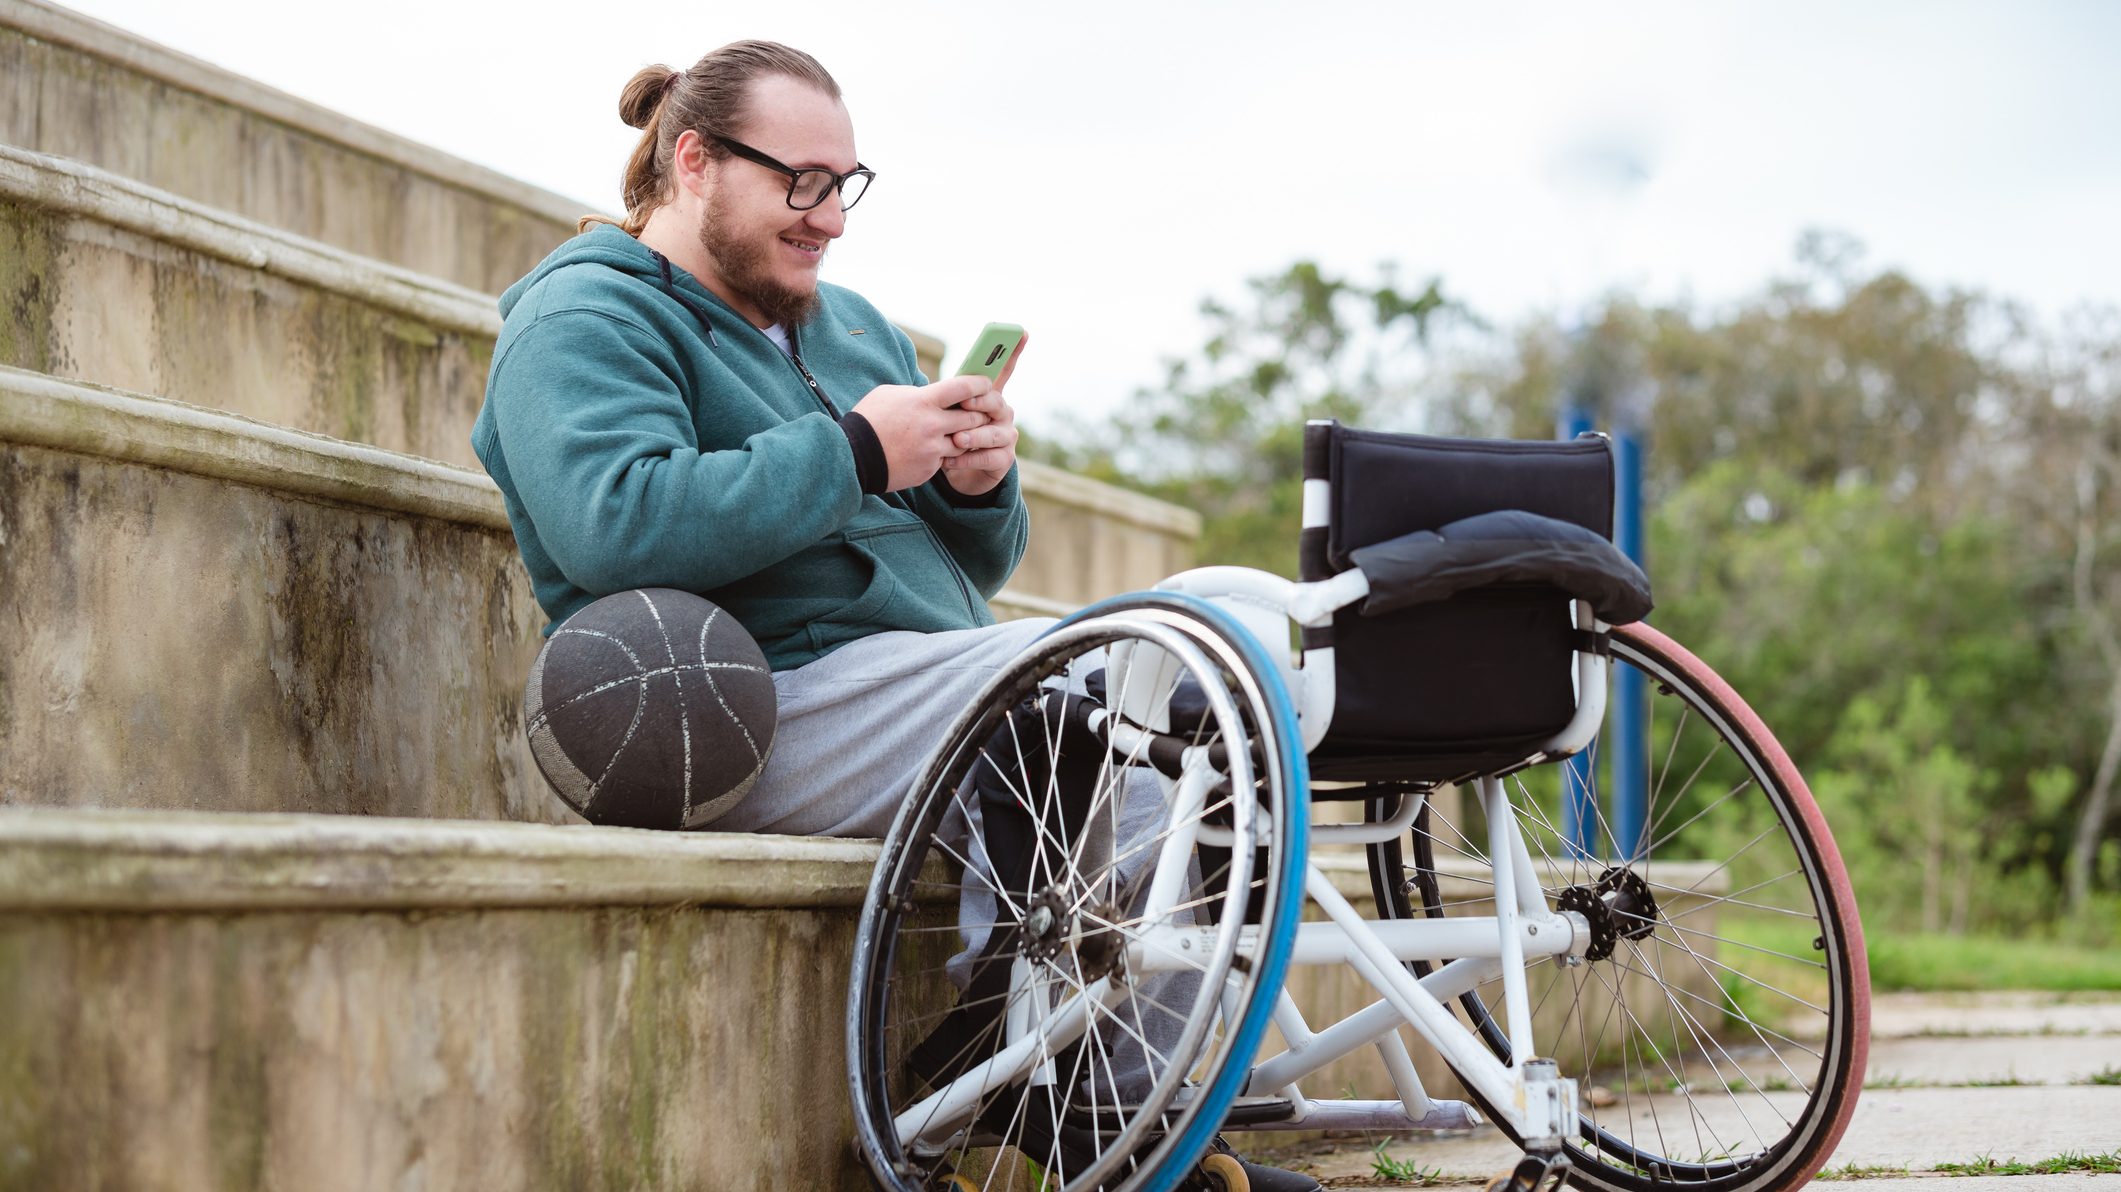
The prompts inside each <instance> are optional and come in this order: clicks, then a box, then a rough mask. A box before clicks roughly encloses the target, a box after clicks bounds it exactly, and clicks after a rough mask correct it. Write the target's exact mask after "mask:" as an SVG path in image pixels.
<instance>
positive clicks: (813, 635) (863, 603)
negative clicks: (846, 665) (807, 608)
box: [809, 522, 935, 650]
mask: <svg viewBox="0 0 2121 1192" xmlns="http://www.w3.org/2000/svg"><path fill="white" fill-rule="evenodd" d="M845 544H846V549H847V550H848V551H850V552H852V553H853V554H854V556H855V557H856V558H858V559H860V560H861V561H862V563H863V565H864V566H866V567H867V568H868V569H869V582H868V583H867V585H865V586H864V587H863V589H862V594H861V595H859V596H857V597H855V598H854V599H853V600H851V601H849V602H848V603H846V604H844V605H841V606H840V607H839V608H837V609H834V610H833V611H832V612H830V613H828V614H826V615H825V616H823V617H820V618H818V619H817V620H814V621H812V622H811V623H810V629H809V633H810V644H811V647H812V648H813V649H817V650H829V649H831V648H832V647H834V646H838V645H841V644H843V643H846V642H849V641H853V640H854V639H855V638H858V637H867V636H869V635H870V634H872V633H875V632H877V631H879V630H883V629H890V628H893V627H894V626H892V625H891V624H890V622H889V620H888V619H887V616H886V614H888V613H889V612H890V610H891V606H892V605H893V604H894V603H896V602H897V600H898V599H899V596H900V594H901V593H902V592H903V591H904V590H905V579H904V577H905V576H906V575H907V574H909V570H910V569H914V568H932V567H934V566H935V558H934V554H935V552H934V548H933V547H931V546H929V545H928V535H927V533H926V531H925V530H924V528H923V527H922V526H921V524H920V523H919V522H897V523H893V524H890V525H882V526H868V527H865V528H863V529H859V530H849V531H847V532H846V535H845Z"/></svg>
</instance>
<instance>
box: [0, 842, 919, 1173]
mask: <svg viewBox="0 0 2121 1192" xmlns="http://www.w3.org/2000/svg"><path fill="white" fill-rule="evenodd" d="M108 818H109V820H110V822H101V821H99V818H98V817H97V816H95V815H93V814H84V813H36V812H20V811H13V812H0V1187H6V1188H36V1189H40V1190H46V1192H68V1190H73V1189H83V1190H86V1189H112V1188H123V1189H138V1190H141V1192H151V1190H160V1189H169V1190H171V1192H177V1190H182V1192H203V1190H216V1192H220V1190H226V1192H237V1190H251V1189H257V1190H265V1189H303V1190H305V1192H310V1190H315V1192H327V1190H334V1189H364V1190H365V1189H407V1190H412V1189H446V1188H494V1189H503V1188H505V1189H511V1190H533V1189H550V1190H552V1192H582V1190H589V1189H609V1190H611V1192H640V1190H651V1189H700V1190H703V1192H741V1190H744V1189H790V1188H803V1189H836V1188H845V1189H849V1190H853V1189H859V1188H864V1187H866V1186H867V1184H866V1181H865V1180H863V1179H862V1178H861V1177H860V1174H859V1172H858V1171H857V1170H856V1169H855V1168H854V1166H853V1163H852V1161H851V1158H850V1153H849V1151H848V1148H847V1139H848V1138H849V1136H850V1133H851V1131H850V1125H849V1120H850V1111H849V1108H848V1104H847V1095H846V1091H845V1090H846V1082H845V1067H844V1059H843V1056H842V1051H841V1046H840V1040H841V1036H842V1026H841V1024H842V1022H843V1018H844V1004H845V997H846V979H847V966H848V957H849V955H850V949H851V946H852V935H853V920H854V913H855V910H854V908H855V906H856V905H858V903H859V900H860V891H861V889H862V888H863V884H864V883H865V882H866V880H867V878H868V874H869V870H870V868H871V866H872V865H873V864H874V859H875V849H874V847H873V846H867V845H859V844H854V843H851V842H841V841H789V840H783V839H780V838H770V837H765V838H762V837H732V836H723V837H701V836H677V835H673V834H668V833H629V832H625V831H624V830H614V829H591V828H546V829H540V828H534V827H530V826H526V825H490V826H486V827H484V828H474V827H473V826H470V825H447V824H435V823H432V822H418V823H406V822H402V821H368V820H363V821H347V820H344V819H339V818H331V817H298V816H265V817H242V816H219V817H203V816H202V817H184V816H177V817H161V822H160V823H159V824H157V823H152V822H149V817H144V816H135V817H108ZM158 833H163V834H166V835H158ZM186 835H189V836H196V837H199V839H197V840H193V841H190V842H188V844H189V847H188V848H176V847H171V840H170V837H174V836H186ZM208 837H211V838H213V839H211V840H209V839H208ZM583 838H587V839H586V840H584V839H583ZM216 843H217V844H218V847H216ZM585 846H586V847H585ZM555 849H557V850H559V851H564V852H570V853H572V854H573V855H572V856H571V857H569V858H567V864H566V865H565V867H564V868H562V867H559V866H556V865H554V864H552V863H551V862H553V861H554V860H555V858H553V857H552V856H550V855H548V854H551V853H552V852H554V851H555ZM403 850H410V851H412V852H414V853H416V854H418V856H416V857H415V858H413V861H414V862H416V863H414V864H412V865H411V866H410V868H409V869H408V867H407V862H406V860H405V858H403V857H401V855H400V853H401V851H403ZM267 853H271V854H272V855H274V856H281V857H283V858H284V859H287V860H294V859H298V858H299V857H302V856H308V857H311V858H314V859H315V860H316V862H317V868H316V872H315V873H314V874H313V875H312V879H311V880H310V881H309V882H307V883H306V884H304V885H301V886H296V887H290V886H287V885H284V884H279V883H276V882H272V881H270V880H269V879H268V880H266V881H262V882H261V881H254V880H253V873H254V872H256V873H263V874H268V875H270V874H272V873H275V872H277V870H276V869H275V867H274V866H273V865H271V864H269V863H265V864H258V865H255V866H252V865H249V864H248V863H249V862H257V861H261V860H265V859H266V858H265V854H267ZM451 855H455V856H456V857H458V858H460V859H461V860H462V861H463V862H464V866H463V868H464V870H465V872H466V873H468V874H469V875H470V880H466V881H461V882H451V881H450V880H449V877H450V873H451V870H450V867H449V865H448V864H447V861H448V858H449V857H450V856H451ZM143 864H145V865H146V867H147V868H149V869H151V870H152V872H153V874H154V876H155V881H154V882H153V884H152V885H151V886H150V887H148V888H141V887H140V886H138V885H137V884H136V883H138V882H139V881H140V878H141V873H142V870H143ZM644 865H645V866H647V867H649V868H651V869H657V870H660V871H662V872H664V873H667V874H669V875H671V877H672V878H676V877H677V875H679V874H680V873H682V872H683V871H684V870H685V869H688V868H689V869H690V871H691V872H693V873H695V874H698V875H700V880H698V881H695V882H693V883H691V885H690V887H689V888H688V887H687V885H686V884H685V883H683V882H682V881H677V880H672V881H669V882H666V883H664V884H663V885H661V886H659V887H656V888H652V889H643V888H641V884H640V883H639V881H638V880H637V873H638V870H639V869H640V868H641V867H642V866H644ZM511 866H513V867H516V868H519V869H520V870H521V871H522V874H521V880H518V881H516V882H514V883H504V884H503V885H502V887H500V889H501V891H502V896H500V897H494V896H493V895H494V893H495V891H494V890H492V889H489V888H487V887H484V886H481V885H480V884H479V878H480V877H481V875H483V876H484V877H486V878H489V879H490V878H493V877H495V876H496V875H498V874H500V873H501V872H503V871H504V870H507V869H509V868H510V867H511ZM401 870H404V871H405V872H403V873H401ZM560 873H564V874H565V875H566V879H567V880H565V881H563V882H559V883H557V884H549V885H547V886H546V887H545V890H544V893H543V894H542V896H539V897H530V898H525V897H524V896H525V895H532V894H535V892H536V887H537V886H538V883H539V882H541V881H549V879H551V878H552V877H553V876H554V875H555V874H560ZM732 873H741V874H743V875H744V876H745V878H747V879H748V880H746V881H744V882H743V883H741V887H740V888H739V885H738V883H735V882H731V881H730V880H728V879H729V876H730V875H731V874H732ZM250 886H256V887H257V889H256V890H255V895H256V900H257V901H258V902H259V903H261V904H262V905H261V909H252V910H242V909H219V910H194V909H189V906H190V904H191V903H193V902H195V901H198V900H199V899H200V898H201V897H202V896H203V897H205V898H206V899H207V901H208V904H209V905H220V904H221V903H222V902H225V901H227V900H229V899H230V898H231V897H234V898H237V899H240V898H241V897H242V895H243V894H244V892H245V890H246V888H247V887H250ZM820 886H822V887H823V888H824V894H823V896H820V889H819V887H820ZM407 891H414V892H416V893H417V894H419V895H421V896H423V897H424V898H426V899H427V900H428V904H427V905H426V906H424V907H420V906H406V905H403V897H404V895H405V893H406V892H407ZM733 894H734V895H736V896H732V895H733ZM369 898H379V899H382V900H383V901H384V905H382V906H375V905H370V904H368V903H367V901H366V900H367V899H369ZM776 903H778V904H779V905H775V904H776ZM263 907H270V908H273V909H262V908H263ZM936 913H937V914H938V915H941V914H942V913H943V912H942V910H941V909H940V908H939V909H938V911H937V912H936ZM937 921H938V923H940V922H942V921H943V920H942V919H941V918H938V920H937ZM944 935H946V933H943V934H939V936H938V938H944Z"/></svg>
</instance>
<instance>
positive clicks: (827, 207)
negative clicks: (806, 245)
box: [803, 186, 847, 237]
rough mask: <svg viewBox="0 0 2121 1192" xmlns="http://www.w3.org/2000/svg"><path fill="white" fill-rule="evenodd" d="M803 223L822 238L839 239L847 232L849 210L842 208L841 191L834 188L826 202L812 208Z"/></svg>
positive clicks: (826, 197)
mask: <svg viewBox="0 0 2121 1192" xmlns="http://www.w3.org/2000/svg"><path fill="white" fill-rule="evenodd" d="M803 222H804V223H806V224H808V225H810V227H811V229H812V230H813V231H815V232H816V233H817V234H818V235H820V236H831V237H837V236H839V235H840V234H842V233H844V232H845V231H846V230H847V209H846V208H845V207H842V206H840V191H839V188H838V187H836V186H835V187H833V188H832V193H831V194H829V195H826V196H825V201H824V202H822V203H819V204H818V205H817V206H815V207H812V208H811V209H810V212H809V214H808V215H807V216H805V217H804V219H803Z"/></svg>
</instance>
